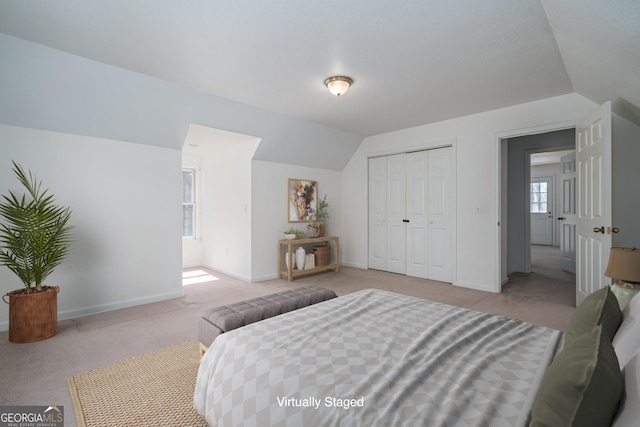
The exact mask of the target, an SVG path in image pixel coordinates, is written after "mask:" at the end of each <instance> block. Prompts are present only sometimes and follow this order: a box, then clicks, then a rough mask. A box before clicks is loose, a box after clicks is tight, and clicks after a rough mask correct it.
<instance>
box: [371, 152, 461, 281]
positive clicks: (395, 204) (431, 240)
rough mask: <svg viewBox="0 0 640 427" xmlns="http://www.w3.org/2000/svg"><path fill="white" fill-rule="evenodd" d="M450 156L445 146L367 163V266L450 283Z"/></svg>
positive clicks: (451, 217) (451, 172) (451, 187)
mask: <svg viewBox="0 0 640 427" xmlns="http://www.w3.org/2000/svg"><path fill="white" fill-rule="evenodd" d="M452 156H453V155H452V149H451V148H450V147H448V148H441V149H435V150H425V151H419V152H413V153H406V154H404V153H403V154H396V155H392V156H386V157H379V158H372V159H369V268H373V269H378V270H384V271H389V272H393V273H400V274H407V275H409V276H415V277H422V278H427V279H433V280H439V281H444V282H451V281H452V277H453V267H452V266H453V262H452V256H453V250H452V248H453V243H452V239H453V218H454V211H453V200H454V194H453V190H454V188H453V158H452Z"/></svg>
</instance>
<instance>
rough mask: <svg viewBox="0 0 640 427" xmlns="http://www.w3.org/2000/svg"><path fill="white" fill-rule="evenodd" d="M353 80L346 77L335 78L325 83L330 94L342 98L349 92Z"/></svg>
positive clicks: (330, 78)
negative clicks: (341, 96)
mask: <svg viewBox="0 0 640 427" xmlns="http://www.w3.org/2000/svg"><path fill="white" fill-rule="evenodd" d="M352 83H353V80H352V79H351V78H349V77H346V76H333V77H329V78H328V79H327V80H325V81H324V84H325V86H327V89H329V92H331V93H332V94H334V95H335V96H340V95H342V94H344V93H346V92H347V91H348V90H349V87H350V86H351V84H352Z"/></svg>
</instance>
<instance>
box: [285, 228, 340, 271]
mask: <svg viewBox="0 0 640 427" xmlns="http://www.w3.org/2000/svg"><path fill="white" fill-rule="evenodd" d="M331 242H333V245H334V257H333V259H331V256H330V261H329V264H327V265H321V266H316V267H314V268H309V269H305V270H296V269H294V268H293V259H294V257H295V253H294V249H295V247H296V246H301V245H309V244H311V245H314V244H317V243H322V244H323V245H324V246H326V245H329V246H331ZM287 252H288V254H289V263H288V264H287V263H286V261H285V257H286V256H287V255H286V254H287ZM287 265H288V267H287ZM339 268H340V239H339V238H338V237H336V236H326V237H309V238H304V239H282V240H279V241H278V272H279V277H282V278H285V277H286V278H287V280H288V281H289V282H291V281H292V280H293V278H294V277H298V276H306V275H307V274H313V273H318V272H320V271H327V270H334V271H336V272H337V271H338V269H339Z"/></svg>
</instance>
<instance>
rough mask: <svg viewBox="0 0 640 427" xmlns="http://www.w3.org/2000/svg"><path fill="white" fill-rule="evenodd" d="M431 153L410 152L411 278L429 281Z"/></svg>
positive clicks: (408, 189)
mask: <svg viewBox="0 0 640 427" xmlns="http://www.w3.org/2000/svg"><path fill="white" fill-rule="evenodd" d="M427 153H428V152H427V151H418V152H415V153H407V221H409V222H407V223H405V224H406V232H407V275H408V276H414V277H423V278H427V277H428V276H429V266H428V264H427V250H428V245H427V242H428V224H427V179H428V176H427V173H428V172H427V162H428V154H427Z"/></svg>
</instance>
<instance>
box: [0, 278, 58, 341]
mask: <svg viewBox="0 0 640 427" xmlns="http://www.w3.org/2000/svg"><path fill="white" fill-rule="evenodd" d="M42 289H43V291H42V292H37V293H30V294H26V293H24V290H23V289H20V290H17V291H12V292H9V293H7V294H5V295H3V296H2V300H3V301H4V302H5V303H7V304H9V341H11V342H13V343H26V342H33V341H39V340H43V339H45V338H49V337H51V336H53V335H55V334H56V333H57V332H58V292H60V288H59V287H58V286H43V287H42ZM7 298H8V301H7Z"/></svg>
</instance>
